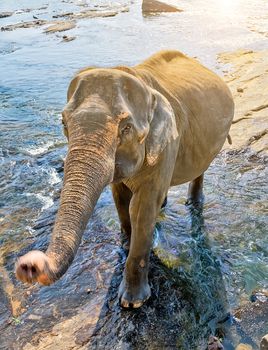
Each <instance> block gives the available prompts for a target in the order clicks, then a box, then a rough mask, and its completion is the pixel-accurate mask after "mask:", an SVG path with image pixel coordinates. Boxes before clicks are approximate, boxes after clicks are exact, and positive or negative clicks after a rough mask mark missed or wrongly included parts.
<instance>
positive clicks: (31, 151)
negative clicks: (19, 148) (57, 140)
mask: <svg viewBox="0 0 268 350" xmlns="http://www.w3.org/2000/svg"><path fill="white" fill-rule="evenodd" d="M53 145H54V142H53V141H48V142H47V143H45V144H43V145H40V146H39V147H37V148H34V147H30V148H26V149H25V152H27V153H28V154H30V155H32V156H36V155H40V154H44V153H46V152H47V151H48V150H49V149H50V148H51V147H52V146H53Z"/></svg>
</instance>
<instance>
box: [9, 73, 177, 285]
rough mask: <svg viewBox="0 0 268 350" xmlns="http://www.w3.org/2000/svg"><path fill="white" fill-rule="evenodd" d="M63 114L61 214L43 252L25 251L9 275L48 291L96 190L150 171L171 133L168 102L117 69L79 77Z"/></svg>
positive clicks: (73, 247) (71, 251)
mask: <svg viewBox="0 0 268 350" xmlns="http://www.w3.org/2000/svg"><path fill="white" fill-rule="evenodd" d="M62 115H63V125H64V132H65V135H66V136H67V138H68V143H69V147H68V154H67V158H66V162H65V167H64V184H63V189H62V193H61V198H60V207H59V210H58V214H57V217H56V222H55V225H54V229H53V233H52V238H51V241H50V244H49V247H48V249H47V251H46V253H42V252H40V251H32V252H29V253H27V254H26V255H24V256H22V257H21V258H19V260H18V262H17V264H16V275H17V277H18V278H19V279H20V280H22V281H24V282H29V283H31V282H35V281H38V282H40V283H41V284H45V285H49V284H51V283H52V282H54V281H56V280H57V279H58V278H60V277H61V276H62V275H63V274H64V273H65V271H66V270H67V268H68V267H69V265H70V264H71V262H72V261H73V259H74V256H75V254H76V251H77V249H78V246H79V243H80V241H81V237H82V234H83V231H84V229H85V227H86V224H87V222H88V219H89V216H90V215H91V213H92V210H93V208H94V206H95V204H96V202H97V200H98V198H99V196H100V194H101V192H102V190H103V188H104V187H105V186H106V185H107V184H109V183H111V182H113V181H114V182H115V181H117V182H118V181H121V180H122V179H125V178H129V177H132V176H133V175H134V174H137V173H138V172H139V170H140V169H141V167H143V166H154V165H155V164H156V163H157V159H158V156H159V155H160V153H161V152H162V150H163V149H164V148H165V146H166V144H167V142H168V141H169V139H170V138H171V137H176V132H177V129H176V124H175V119H174V114H173V111H172V108H171V106H170V104H169V102H168V101H167V99H166V98H165V97H164V96H162V95H161V94H160V93H158V92H157V91H155V90H153V89H151V88H150V87H149V86H147V85H146V84H145V83H143V82H142V81H141V80H140V79H138V78H136V77H134V76H133V75H131V74H128V73H125V72H122V71H119V70H116V69H115V70H113V69H92V70H88V71H84V72H81V73H80V74H78V75H77V76H76V77H75V78H74V79H73V80H72V82H71V84H70V87H69V90H68V103H67V105H66V107H65V109H64V111H63V113H62Z"/></svg>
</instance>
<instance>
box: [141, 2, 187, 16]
mask: <svg viewBox="0 0 268 350" xmlns="http://www.w3.org/2000/svg"><path fill="white" fill-rule="evenodd" d="M182 11H183V10H181V9H178V8H177V7H175V6H171V5H168V4H165V3H163V2H161V1H156V0H143V2H142V12H143V13H144V14H148V13H161V12H182Z"/></svg>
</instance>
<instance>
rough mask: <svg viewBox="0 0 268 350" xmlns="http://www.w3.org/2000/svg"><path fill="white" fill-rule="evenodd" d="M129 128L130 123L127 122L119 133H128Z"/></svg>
mask: <svg viewBox="0 0 268 350" xmlns="http://www.w3.org/2000/svg"><path fill="white" fill-rule="evenodd" d="M130 130H131V125H130V124H127V125H126V126H125V127H124V128H123V129H122V130H121V134H123V135H126V134H129V132H130Z"/></svg>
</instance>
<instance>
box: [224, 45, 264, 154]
mask: <svg viewBox="0 0 268 350" xmlns="http://www.w3.org/2000/svg"><path fill="white" fill-rule="evenodd" d="M219 59H220V61H221V62H223V63H225V64H230V65H231V67H232V69H231V70H230V73H228V74H227V75H226V77H225V81H226V82H227V84H228V86H229V88H230V89H231V91H232V94H233V97H234V100H235V118H234V121H233V124H232V127H231V132H230V135H231V138H232V145H231V146H229V145H228V144H227V143H226V145H225V148H227V149H231V150H241V149H249V150H251V151H252V152H254V153H256V154H258V155H260V156H264V157H267V156H268V70H267V66H268V50H265V51H258V52H253V51H251V50H239V51H236V52H234V53H225V54H221V55H220V56H219Z"/></svg>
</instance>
